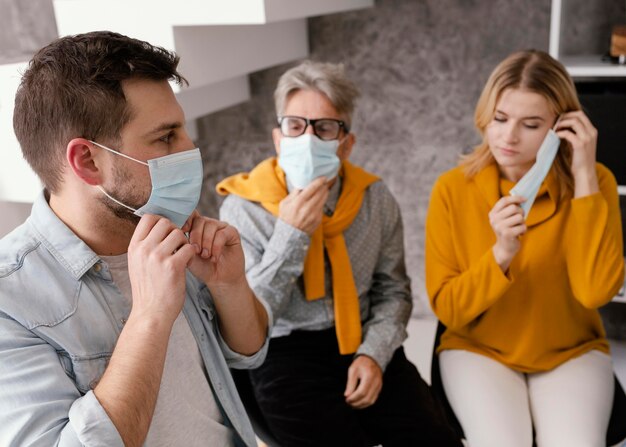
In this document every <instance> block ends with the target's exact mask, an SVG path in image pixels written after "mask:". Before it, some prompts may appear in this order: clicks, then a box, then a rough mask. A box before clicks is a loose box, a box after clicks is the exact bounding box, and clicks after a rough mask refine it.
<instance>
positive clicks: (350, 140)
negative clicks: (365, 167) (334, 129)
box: [337, 133, 356, 161]
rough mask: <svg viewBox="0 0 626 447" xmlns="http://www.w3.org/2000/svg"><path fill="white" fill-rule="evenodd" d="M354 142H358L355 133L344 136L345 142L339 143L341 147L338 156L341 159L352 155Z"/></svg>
mask: <svg viewBox="0 0 626 447" xmlns="http://www.w3.org/2000/svg"><path fill="white" fill-rule="evenodd" d="M354 143H356V137H355V136H354V134H353V133H349V134H348V135H346V136H345V137H344V141H343V143H341V144H340V145H339V149H338V150H337V157H339V160H341V161H343V160H347V159H348V158H349V157H350V154H351V153H352V147H353V146H354Z"/></svg>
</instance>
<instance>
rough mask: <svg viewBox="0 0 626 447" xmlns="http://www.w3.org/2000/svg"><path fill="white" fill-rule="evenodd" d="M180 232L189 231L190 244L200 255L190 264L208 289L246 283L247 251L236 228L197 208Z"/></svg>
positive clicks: (192, 270)
mask: <svg viewBox="0 0 626 447" xmlns="http://www.w3.org/2000/svg"><path fill="white" fill-rule="evenodd" d="M181 231H183V232H185V233H189V243H190V244H191V245H192V246H193V247H194V248H195V253H196V255H197V256H194V257H193V258H192V260H191V262H190V263H189V270H190V271H191V273H193V274H194V275H195V276H196V277H198V278H200V279H201V280H202V281H203V282H204V283H205V284H206V285H207V286H208V287H209V289H211V290H213V289H215V288H222V287H229V286H232V285H235V284H238V283H240V282H242V281H243V282H245V269H244V267H245V262H244V254H243V249H242V247H241V239H240V238H239V232H238V231H237V230H236V229H235V228H234V227H232V226H230V225H228V224H227V223H226V222H222V221H219V220H216V219H211V218H209V217H203V216H201V215H200V213H198V211H194V212H193V214H192V215H191V216H190V217H189V219H188V220H187V222H186V223H185V225H183V228H182V229H181Z"/></svg>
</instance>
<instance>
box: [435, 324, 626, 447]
mask: <svg viewBox="0 0 626 447" xmlns="http://www.w3.org/2000/svg"><path fill="white" fill-rule="evenodd" d="M445 330H446V327H445V326H444V325H443V324H442V323H441V321H439V322H438V323H437V332H436V334H435V343H434V345H433V354H432V358H431V388H432V391H433V394H434V395H435V396H436V397H437V398H439V400H440V402H441V405H442V406H443V409H444V411H445V413H446V417H447V418H448V422H449V423H450V425H451V426H452V428H453V429H454V430H455V431H456V433H457V434H458V435H459V436H460V437H462V438H464V437H465V436H464V433H463V428H462V427H461V424H460V423H459V420H458V419H457V417H456V415H455V414H454V410H452V407H451V406H450V402H448V398H447V397H446V392H445V390H444V389H443V382H442V381H441V370H440V369H439V356H438V355H437V347H438V346H439V343H440V341H441V335H442V334H443V333H444V331H445ZM613 377H614V379H615V394H614V397H613V409H612V410H611V419H610V420H609V428H608V430H607V433H606V444H607V446H614V445H616V444H619V443H621V442H622V441H624V440H625V439H626V393H624V389H623V388H622V385H621V383H620V382H619V380H618V379H617V376H615V375H613Z"/></svg>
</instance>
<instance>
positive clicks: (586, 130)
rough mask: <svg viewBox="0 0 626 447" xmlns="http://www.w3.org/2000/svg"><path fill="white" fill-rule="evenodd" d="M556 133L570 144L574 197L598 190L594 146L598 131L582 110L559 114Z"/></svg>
mask: <svg viewBox="0 0 626 447" xmlns="http://www.w3.org/2000/svg"><path fill="white" fill-rule="evenodd" d="M556 134H557V135H558V136H559V138H562V139H564V140H566V141H567V142H569V144H570V145H571V146H572V166H571V169H572V175H573V176H574V184H575V189H574V197H584V196H588V195H591V194H595V193H596V192H598V191H599V190H600V187H599V185H598V177H597V175H596V146H597V141H598V131H597V130H596V128H595V127H593V124H591V121H589V118H587V115H585V114H584V112H582V111H580V110H579V111H575V112H568V113H565V114H563V115H562V116H561V118H560V119H559V122H558V123H557V126H556Z"/></svg>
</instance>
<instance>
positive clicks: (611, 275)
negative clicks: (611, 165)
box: [426, 164, 624, 372]
mask: <svg viewBox="0 0 626 447" xmlns="http://www.w3.org/2000/svg"><path fill="white" fill-rule="evenodd" d="M597 173H598V181H599V184H600V192H599V193H597V194H593V195H590V196H587V197H581V198H577V199H572V198H571V196H570V197H568V198H566V199H565V200H560V199H559V196H560V191H559V184H558V182H557V179H556V177H555V175H554V170H552V171H550V173H549V174H548V177H547V178H546V180H545V181H544V183H543V185H542V186H541V189H540V190H539V193H538V194H537V199H536V201H535V203H534V205H533V207H532V209H531V211H530V214H529V216H528V219H527V221H526V224H527V226H528V231H527V232H526V234H525V235H523V236H522V239H521V248H520V251H519V252H518V253H517V255H516V256H515V258H513V261H512V263H511V265H510V267H509V270H508V272H507V274H506V275H505V274H504V273H503V272H502V270H501V269H500V267H499V266H498V265H497V264H496V262H495V259H494V257H493V254H492V251H491V248H492V246H493V244H494V243H495V242H496V237H495V234H494V232H493V230H492V229H491V226H490V225H489V218H488V214H489V211H490V210H491V208H492V207H493V205H494V204H495V203H496V201H497V200H498V199H500V197H502V196H503V195H507V194H508V192H509V190H510V189H511V188H512V186H513V183H512V182H509V181H506V180H504V179H501V178H500V175H499V172H498V169H497V166H496V165H495V164H492V165H490V166H488V167H487V168H485V169H483V170H482V171H481V172H479V173H478V174H477V175H476V176H475V177H474V178H472V179H468V178H467V177H466V176H465V174H464V173H463V171H462V168H461V167H457V168H455V169H452V170H450V171H448V172H447V173H445V174H443V175H442V176H441V177H440V178H439V179H438V180H437V182H436V183H435V185H434V188H433V192H432V195H431V199H430V205H429V210H428V216H427V219H426V288H427V290H428V295H429V297H430V303H431V306H432V308H433V311H434V312H435V314H436V315H437V317H438V318H439V319H440V320H441V322H442V323H443V324H445V325H446V326H447V328H448V329H447V331H446V332H445V333H444V334H443V336H442V338H441V345H440V347H439V350H440V351H441V350H444V349H464V350H467V351H472V352H476V353H479V354H482V355H485V356H487V357H490V358H493V359H495V360H497V361H499V362H501V363H503V364H505V365H507V366H508V367H510V368H512V369H515V370H517V371H521V372H538V371H546V370H550V369H552V368H554V367H556V366H558V365H560V364H561V363H563V362H565V361H567V360H569V359H571V358H573V357H576V356H579V355H581V354H584V353H585V352H588V351H590V350H592V349H598V350H600V351H602V352H605V353H608V352H609V345H608V343H607V341H606V338H605V332H604V328H603V326H602V321H601V320H600V315H599V314H598V311H597V310H596V308H597V307H599V306H602V305H603V304H606V303H607V302H609V301H610V300H611V299H612V298H613V296H615V294H616V293H617V292H618V291H619V289H620V287H621V285H622V282H623V279H624V257H623V247H622V227H621V218H620V209H619V201H618V195H617V184H616V182H615V178H614V177H613V175H612V174H611V172H610V171H609V170H608V169H607V168H606V167H604V166H603V165H601V164H598V165H597Z"/></svg>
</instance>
